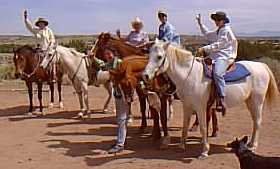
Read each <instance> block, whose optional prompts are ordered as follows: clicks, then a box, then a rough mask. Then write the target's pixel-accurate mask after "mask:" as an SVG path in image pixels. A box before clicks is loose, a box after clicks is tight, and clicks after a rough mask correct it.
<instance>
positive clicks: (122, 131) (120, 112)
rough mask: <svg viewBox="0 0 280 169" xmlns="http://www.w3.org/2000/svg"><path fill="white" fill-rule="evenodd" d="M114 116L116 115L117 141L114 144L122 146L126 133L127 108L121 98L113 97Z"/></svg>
mask: <svg viewBox="0 0 280 169" xmlns="http://www.w3.org/2000/svg"><path fill="white" fill-rule="evenodd" d="M115 105H116V114H117V123H118V128H117V133H118V136H117V140H116V144H117V145H120V146H124V143H125V139H126V133H127V118H128V113H129V106H128V104H127V103H126V102H125V101H124V100H123V98H122V97H115Z"/></svg>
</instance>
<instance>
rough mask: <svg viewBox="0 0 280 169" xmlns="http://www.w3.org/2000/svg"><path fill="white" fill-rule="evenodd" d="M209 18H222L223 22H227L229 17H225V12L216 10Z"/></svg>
mask: <svg viewBox="0 0 280 169" xmlns="http://www.w3.org/2000/svg"><path fill="white" fill-rule="evenodd" d="M211 19H213V20H214V21H221V20H224V21H225V23H229V19H228V17H227V14H226V13H225V12H222V11H217V12H214V13H212V14H211Z"/></svg>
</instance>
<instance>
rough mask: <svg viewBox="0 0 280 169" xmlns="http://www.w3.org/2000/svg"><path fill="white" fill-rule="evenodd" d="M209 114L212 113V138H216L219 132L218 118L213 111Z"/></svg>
mask: <svg viewBox="0 0 280 169" xmlns="http://www.w3.org/2000/svg"><path fill="white" fill-rule="evenodd" d="M211 112H212V114H211V115H212V126H213V132H212V137H217V136H218V131H219V126H218V118H217V114H216V110H215V109H212V110H211Z"/></svg>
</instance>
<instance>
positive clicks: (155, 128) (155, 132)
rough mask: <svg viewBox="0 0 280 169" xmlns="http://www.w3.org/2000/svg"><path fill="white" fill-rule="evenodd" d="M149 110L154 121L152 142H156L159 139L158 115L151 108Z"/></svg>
mask: <svg viewBox="0 0 280 169" xmlns="http://www.w3.org/2000/svg"><path fill="white" fill-rule="evenodd" d="M150 110H151V114H152V117H153V121H154V125H153V131H152V137H153V139H154V140H158V139H160V137H161V133H160V127H159V114H158V112H157V110H156V109H155V108H153V107H150Z"/></svg>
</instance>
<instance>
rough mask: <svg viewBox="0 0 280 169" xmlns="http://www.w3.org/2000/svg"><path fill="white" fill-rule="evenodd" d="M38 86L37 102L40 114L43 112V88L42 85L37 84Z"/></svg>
mask: <svg viewBox="0 0 280 169" xmlns="http://www.w3.org/2000/svg"><path fill="white" fill-rule="evenodd" d="M37 86H38V100H39V104H40V112H41V113H42V112H43V104H42V88H43V84H42V83H40V82H39V83H37Z"/></svg>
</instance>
